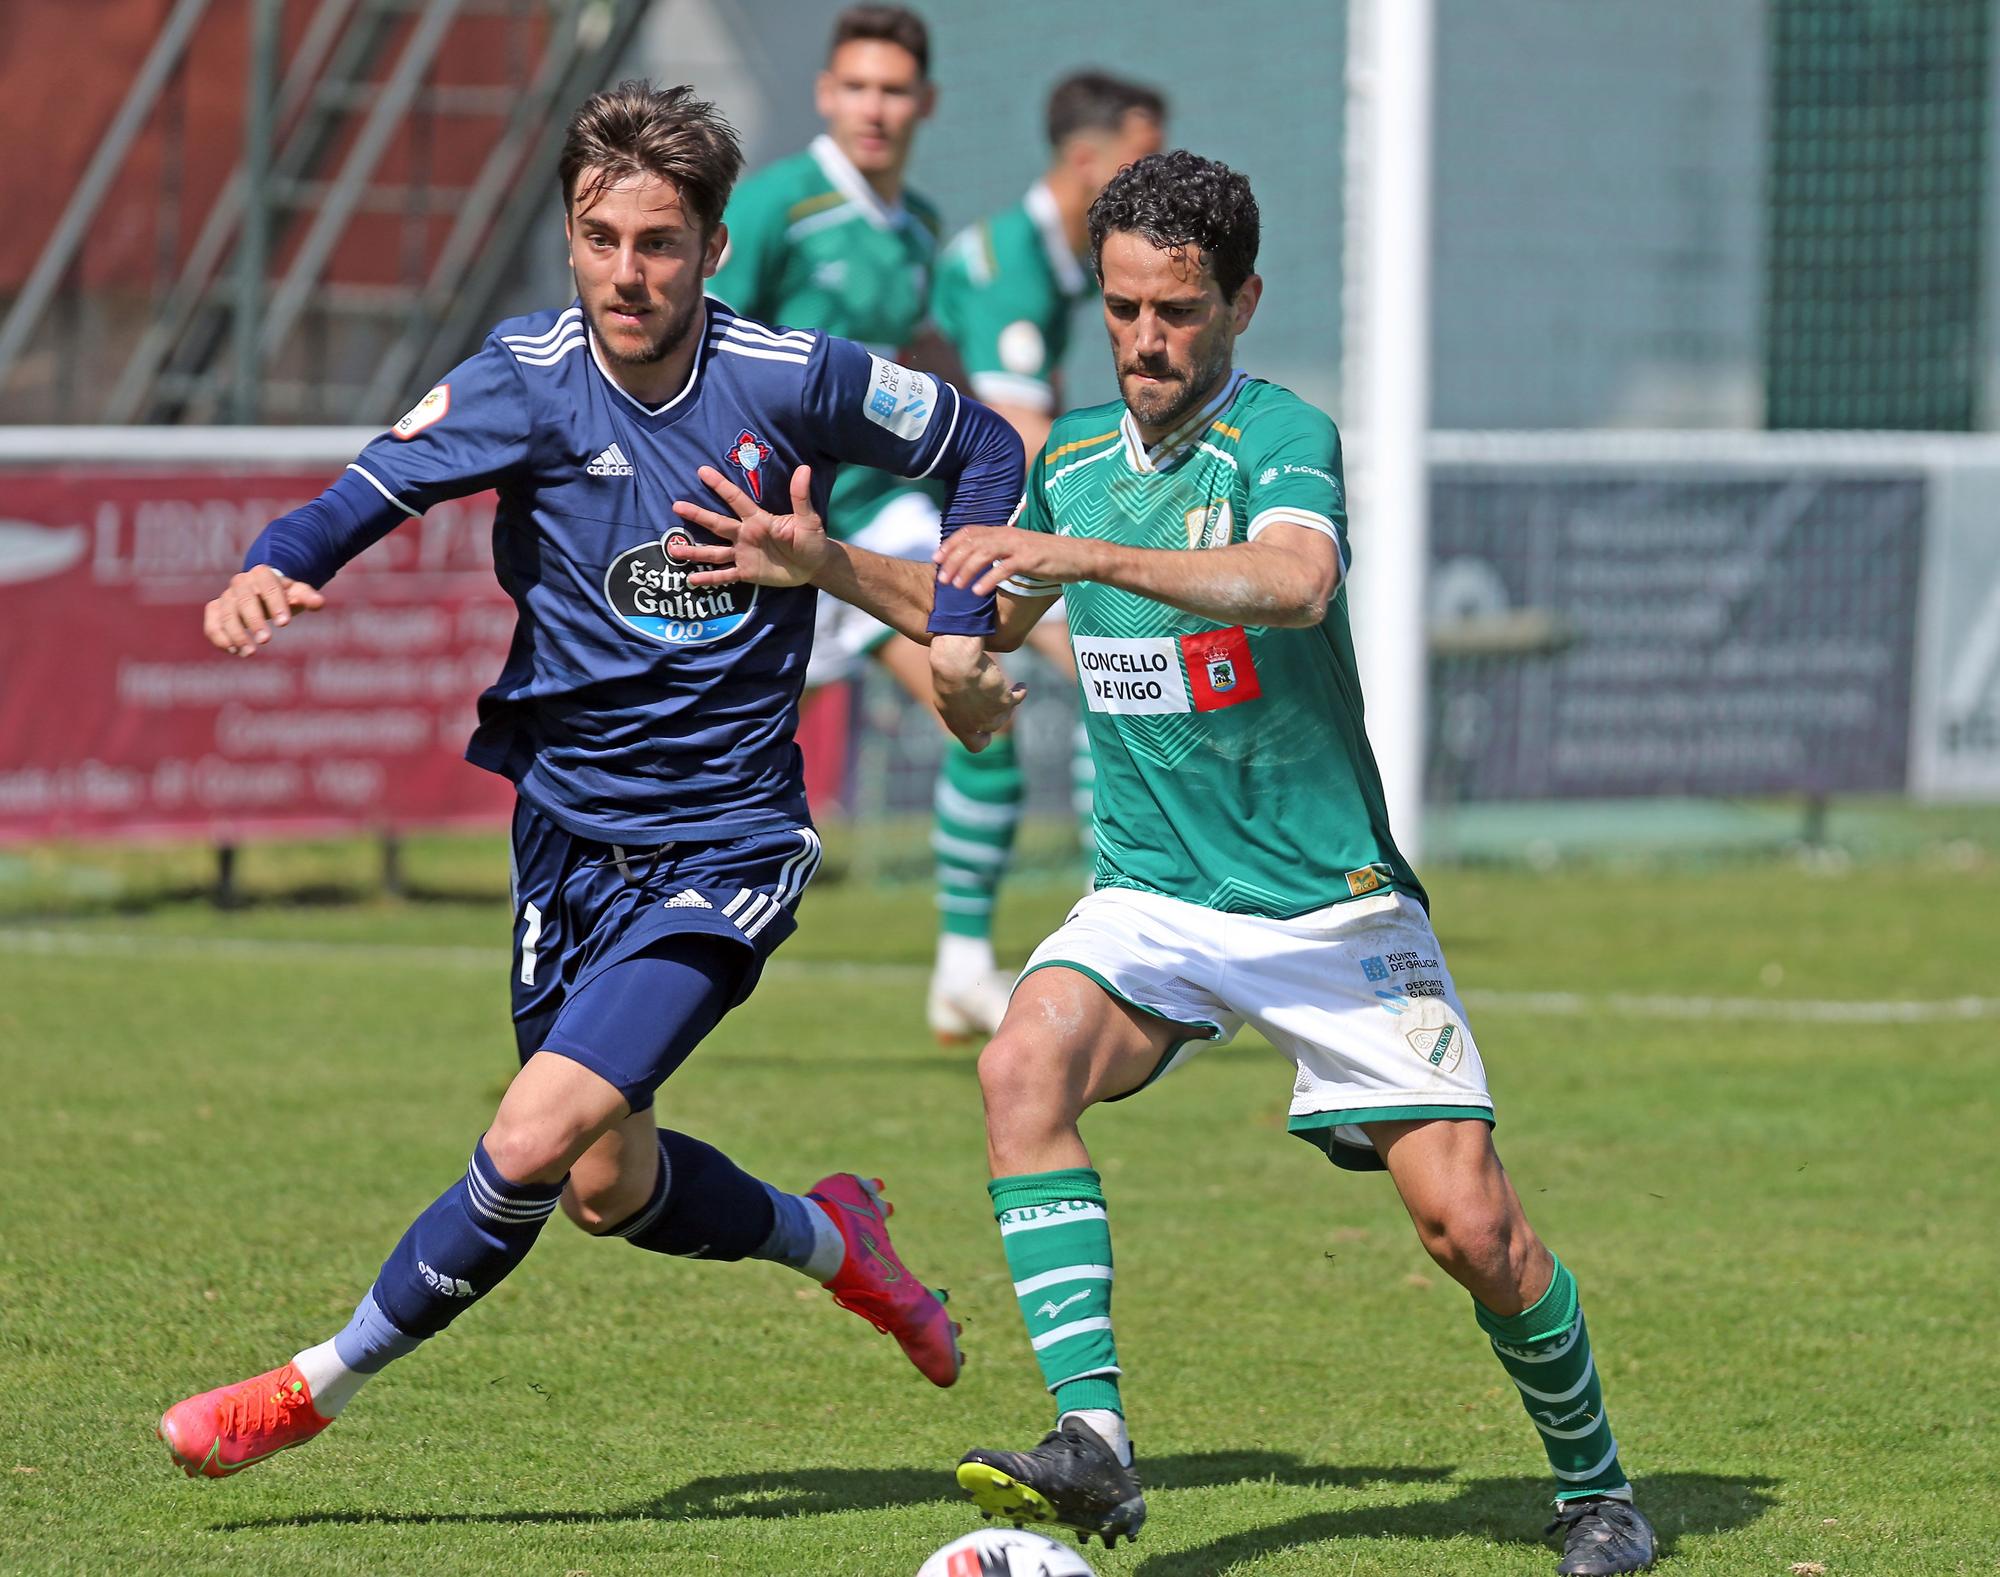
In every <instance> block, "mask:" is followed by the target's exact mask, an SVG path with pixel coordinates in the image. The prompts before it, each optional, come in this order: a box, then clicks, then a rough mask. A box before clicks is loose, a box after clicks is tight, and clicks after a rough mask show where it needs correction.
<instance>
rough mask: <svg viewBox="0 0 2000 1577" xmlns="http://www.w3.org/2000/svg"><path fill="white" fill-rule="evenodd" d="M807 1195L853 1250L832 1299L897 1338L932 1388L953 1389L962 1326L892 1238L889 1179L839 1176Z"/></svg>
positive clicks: (831, 1287) (831, 1286)
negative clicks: (884, 1194)
mask: <svg viewBox="0 0 2000 1577" xmlns="http://www.w3.org/2000/svg"><path fill="white" fill-rule="evenodd" d="M806 1197H807V1198H808V1199H810V1200H812V1201H813V1203H815V1204H816V1205H818V1206H819V1207H820V1209H822V1210H824V1211H825V1212H826V1213H827V1215H828V1216H829V1217H831V1218H832V1220H833V1224H834V1226H835V1227H836V1228H838V1229H839V1231H840V1237H841V1241H842V1242H843V1243H844V1244H845V1245H846V1247H847V1252H846V1255H845V1257H843V1258H842V1260H841V1262H840V1270H839V1272H838V1273H837V1274H836V1275H835V1276H834V1277H833V1279H832V1280H831V1281H829V1282H827V1283H826V1290H827V1291H828V1292H830V1293H832V1294H833V1301H834V1302H835V1303H837V1304H839V1305H840V1306H841V1307H842V1308H843V1309H846V1310H848V1311H849V1312H851V1313H854V1314H858V1315H860V1316H861V1317H862V1318H863V1319H864V1320H866V1321H867V1322H868V1323H869V1324H870V1325H872V1326H874V1327H875V1329H877V1330H878V1331H887V1332H888V1333H889V1334H890V1335H891V1336H893V1337H895V1338H896V1340H897V1342H898V1343H899V1344H900V1345H901V1347H902V1349H903V1352H904V1355H905V1356H906V1357H908V1359H909V1360H910V1362H911V1363H913V1364H915V1365H916V1366H917V1368H918V1369H919V1370H921V1371H922V1372H923V1376H924V1378H925V1379H926V1380H928V1381H930V1382H931V1384H932V1385H950V1384H951V1383H952V1382H953V1381H955V1380H956V1379H957V1378H958V1371H959V1366H960V1363H961V1361H962V1360H961V1359H960V1357H959V1352H958V1331H959V1327H958V1326H957V1325H956V1324H955V1323H954V1322H953V1321H952V1318H951V1316H950V1315H948V1314H946V1313H945V1311H944V1300H943V1298H942V1296H941V1295H940V1294H938V1293H935V1292H932V1291H931V1289H930V1288H928V1287H926V1286H925V1285H924V1284H923V1283H922V1282H920V1281H919V1280H917V1278H916V1277H915V1276H913V1275H911V1274H910V1271H909V1268H908V1267H907V1266H905V1265H904V1263H903V1261H902V1259H901V1258H900V1257H899V1256H898V1255H897V1253H896V1247H895V1245H894V1244H893V1243H891V1242H890V1241H889V1217H890V1215H891V1213H892V1212H893V1211H894V1209H895V1207H894V1206H893V1205H891V1204H890V1203H889V1202H888V1201H887V1200H886V1199H884V1198H883V1197H882V1179H881V1178H879V1177H878V1178H875V1179H874V1180H873V1181H872V1182H871V1181H865V1180H863V1179H862V1178H859V1177H856V1176H855V1175H854V1174H853V1173H852V1172H836V1173H835V1174H834V1175H833V1176H831V1177H822V1178H821V1179H820V1180H819V1181H818V1182H817V1183H815V1184H813V1186H812V1188H811V1189H810V1190H809V1191H808V1192H807V1194H806Z"/></svg>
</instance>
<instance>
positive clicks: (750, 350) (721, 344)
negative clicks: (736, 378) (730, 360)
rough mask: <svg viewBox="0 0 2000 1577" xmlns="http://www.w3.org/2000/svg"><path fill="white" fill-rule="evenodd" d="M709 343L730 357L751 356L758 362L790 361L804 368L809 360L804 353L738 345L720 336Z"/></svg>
mask: <svg viewBox="0 0 2000 1577" xmlns="http://www.w3.org/2000/svg"><path fill="white" fill-rule="evenodd" d="M708 343H709V345H710V347H711V348H712V349H715V350H719V351H722V352H725V353H726V354H728V355H731V356H751V357H754V358H756V359H757V360H758V361H789V362H791V363H792V364H793V365H794V366H798V367H803V366H804V365H805V364H806V362H807V361H808V359H809V358H808V357H807V355H806V353H805V352H804V351H797V352H793V351H789V350H763V349H759V348H758V347H756V346H754V345H738V344H736V343H735V342H734V341H732V340H726V339H724V338H723V337H722V336H721V335H719V334H718V335H716V336H715V337H714V338H712V339H711V340H710V341H709V342H708Z"/></svg>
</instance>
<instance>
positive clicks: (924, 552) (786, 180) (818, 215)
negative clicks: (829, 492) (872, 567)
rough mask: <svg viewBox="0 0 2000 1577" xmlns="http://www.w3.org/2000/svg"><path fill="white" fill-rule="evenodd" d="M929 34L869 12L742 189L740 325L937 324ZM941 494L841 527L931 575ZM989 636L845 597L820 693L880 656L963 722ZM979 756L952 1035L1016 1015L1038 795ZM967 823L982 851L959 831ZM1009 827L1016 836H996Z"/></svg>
mask: <svg viewBox="0 0 2000 1577" xmlns="http://www.w3.org/2000/svg"><path fill="white" fill-rule="evenodd" d="M929 70H930V37H929V33H928V31H927V30H926V28H925V26H924V23H923V20H922V19H921V18H920V17H918V16H916V15H915V14H914V13H913V12H910V11H908V10H905V9H903V8H901V7H899V6H886V5H857V6H851V7H849V8H848V9H847V10H845V11H842V12H841V13H840V15H839V16H838V17H837V18H836V19H835V22H834V27H833V38H832V43H831V45H830V47H829V50H828V55H827V62H826V69H825V70H823V71H822V72H821V73H820V74H819V79H818V82H817V84H816V85H815V89H814V103H815V107H816V108H817V109H818V111H819V113H820V117H821V119H823V120H824V121H825V122H826V131H825V133H824V134H823V135H821V136H819V137H816V138H814V139H813V142H812V144H811V146H810V147H808V148H807V149H806V150H805V151H804V152H802V153H798V154H794V155H793V156H792V157H790V158H787V159H781V160H779V161H778V162H777V163H776V164H773V165H771V166H770V167H768V168H767V169H765V170H762V171H760V172H759V173H758V174H756V175H754V176H752V177H750V178H749V179H748V180H746V181H744V182H743V183H742V184H741V185H740V186H738V187H737V189H736V193H735V195H734V197H732V198H731V200H730V204H729V212H728V214H727V215H726V219H727V222H728V225H729V237H730V240H729V249H728V251H727V252H725V253H724V254H723V259H722V266H721V268H720V269H718V270H717V272H716V274H715V278H714V280H713V281H712V282H711V284H710V286H709V291H710V293H711V294H712V295H714V296H716V297H718V298H719V299H721V300H722V301H725V302H727V303H728V304H729V305H730V306H731V307H734V308H735V309H736V310H737V311H739V312H743V313H747V314H748V315H750V316H751V317H755V318H762V319H764V320H765V321H767V322H771V323H776V324H781V325H783V326H785V327H787V328H809V329H822V330H824V331H825V332H827V333H829V334H837V335H840V336H841V337H843V338H846V339H853V340H859V341H860V342H861V343H862V344H864V345H866V346H868V347H869V349H870V350H872V351H873V352H875V354H877V355H878V356H880V357H881V358H882V359H883V361H884V362H885V363H893V362H896V361H898V360H901V359H905V358H904V357H902V356H901V354H900V352H901V351H902V348H903V347H905V346H907V345H909V344H910V342H911V341H912V340H913V339H915V338H916V336H917V332H918V330H919V328H920V326H921V325H922V324H923V322H924V319H925V310H926V303H927V301H928V299H929V294H930V284H931V270H932V267H933V265H934V263H935V261H936V252H937V242H938V234H939V222H938V216H937V212H936V210H935V209H934V208H932V207H931V205H930V204H929V203H927V202H926V201H925V200H924V199H923V198H922V197H921V196H919V195H918V194H917V193H916V192H914V191H912V190H910V188H909V187H908V185H907V184H906V183H905V180H904V170H905V168H906V166H907V165H908V163H909V159H910V154H911V151H912V148H913V147H914V144H915V139H916V134H917V128H918V127H919V126H920V125H921V124H922V123H923V122H924V121H925V120H926V119H928V118H929V116H930V114H931V111H932V109H933V107H934V106H935V103H936V90H935V88H934V86H933V84H932V83H931V81H930V76H929ZM938 523H939V516H938V494H937V491H936V490H935V489H934V488H932V487H929V486H927V485H926V484H923V483H921V482H918V483H912V482H910V481H908V480H906V479H904V478H902V477H896V476H891V475H889V474H888V473H887V472H883V471H870V470H866V469H863V468H861V467H858V466H850V467H847V468H844V469H843V470H842V471H841V473H840V475H839V476H838V477H837V478H836V479H835V481H834V486H833V496H832V499H831V501H830V503H829V504H828V507H827V526H828V529H829V530H831V531H832V532H834V534H835V535H837V536H839V537H841V538H843V539H844V540H847V541H852V542H858V543H860V544H862V545H863V546H865V547H867V548H869V549H871V550H872V551H874V552H878V553H884V554H889V555H891V556H894V557H898V558H907V559H914V560H921V561H924V562H928V561H929V559H930V556H931V554H932V552H933V551H935V549H936V547H937V543H938ZM980 655H981V648H980V645H979V643H978V641H976V640H951V639H946V640H942V641H938V642H936V643H933V644H932V645H931V649H930V651H929V653H928V654H926V652H925V651H924V649H923V648H922V647H921V646H919V645H916V644H914V643H912V642H909V641H905V640H902V639H899V638H898V637H897V636H896V634H895V632H894V631H893V630H891V629H890V628H889V627H888V626H887V625H885V624H883V623H881V622H880V621H878V620H876V619H873V618H870V617H869V616H868V615H867V614H865V613H863V612H861V611H860V610H858V609H855V608H853V607H850V606H848V605H847V604H845V603H842V602H839V601H837V600H836V599H834V598H831V597H827V598H822V599H821V601H820V619H819V627H818V629H817V630H816V632H815V634H814V639H813V650H812V658H811V661H810V663H809V665H808V667H807V670H806V683H807V685H808V687H813V688H816V687H818V686H820V685H825V684H831V683H835V682H837V681H839V680H843V679H848V678H851V677H852V676H853V675H854V673H855V672H856V671H857V670H858V668H859V666H860V663H861V661H862V659H863V658H864V657H873V658H874V659H875V660H876V661H877V662H879V663H881V664H882V666H883V667H884V668H886V669H887V670H888V671H889V672H890V673H891V674H893V675H894V676H895V678H896V679H897V681H898V682H899V683H901V684H902V686H903V687H904V688H905V689H906V690H908V691H909V692H910V694H911V695H912V696H914V697H915V698H916V699H917V701H918V702H919V703H920V704H922V705H924V706H926V707H928V706H930V705H932V704H933V703H935V704H937V705H938V706H939V707H940V709H941V711H942V712H943V714H944V716H945V720H946V722H947V723H950V722H951V720H952V716H953V706H954V693H955V691H956V690H957V689H958V688H959V687H960V686H961V685H962V683H963V681H964V678H965V668H966V665H968V664H973V663H976V662H977V661H978V659H979V657H980ZM985 743H986V746H987V748H985V750H984V753H983V754H974V753H973V752H972V751H970V750H968V749H967V748H965V746H964V745H962V744H957V745H947V746H946V749H945V759H944V765H943V770H942V772H941V774H940V778H941V781H940V785H939V788H938V791H937V793H938V798H939V802H940V805H942V806H949V807H952V808H953V810H954V815H953V819H952V823H951V824H950V825H939V826H938V827H936V828H935V829H934V831H933V834H932V845H933V848H934V850H935V851H936V853H937V854H938V857H939V860H940V862H941V863H940V872H941V875H942V874H946V873H949V879H948V880H947V882H946V884H945V886H944V887H943V888H942V890H941V891H940V893H939V907H940V915H941V920H942V926H941V934H940V936H939V942H938V968H937V969H936V971H935V972H934V973H933V976H932V980H931V988H930V993H929V1000H928V1004H927V1006H928V1014H929V1018H930V1022H931V1027H932V1029H933V1030H934V1031H935V1032H936V1033H937V1034H938V1036H939V1037H940V1038H941V1039H945V1040H953V1039H966V1038H970V1037H972V1036H975V1035H985V1034H990V1033H991V1032H992V1030H993V1029H994V1028H995V1027H996V1026H997V1025H998V1023H999V1019H1000V1014H1001V1013H1002V1012H1003V1011H1004V1010H1005V1007H1006V1001H1007V982H1006V980H1005V978H1004V977H1000V976H998V975H996V973H995V970H994V967H993V949H992V944H991V942H990V941H989V940H988V937H989V935H990V932H991V925H992V918H991V917H992V909H993V892H994V890H995V888H996V887H997V886H998V884H999V879H1000V872H1001V870H1002V868H1003V867H1004V866H1005V863H1006V860H1007V855H1008V850H1009V846H1010V845H1011V843H1012V828H1013V825H1014V823H1015V821H1017V820H1018V819H1019V814H1020V811H1019V804H1020V799H1021V796H1022V793H1023V789H1024V784H1023V780H1022V777H1021V771H1020V768H1019V766H1018V764H1017V762H1016V760H1015V756H1014V746H1013V741H1012V740H1011V739H1000V740H995V741H991V742H985ZM968 820H970V821H971V822H973V823H974V824H976V825H977V827H978V829H979V830H978V831H977V832H976V833H975V835H973V836H972V837H965V836H962V835H955V833H956V831H957V829H958V827H959V826H960V825H962V824H963V823H965V822H966V821H968ZM1003 824H1004V828H1005V831H1006V833H1007V836H1006V837H1005V838H1004V839H1000V838H998V836H997V834H998V832H999V831H1000V830H1001V828H1002V825H1003Z"/></svg>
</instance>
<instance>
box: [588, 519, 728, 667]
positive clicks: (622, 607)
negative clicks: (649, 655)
mask: <svg viewBox="0 0 2000 1577" xmlns="http://www.w3.org/2000/svg"><path fill="white" fill-rule="evenodd" d="M701 540H703V539H702V538H699V537H697V536H696V535H695V533H694V532H692V531H690V530H689V529H688V528H687V527H686V526H679V525H675V526H669V527H668V528H667V530H666V533H665V535H663V536H662V537H660V539H659V540H658V541H656V542H645V543H641V544H640V545H639V546H638V547H636V548H628V549H626V550H625V551H624V552H623V553H621V554H619V555H618V557H616V558H615V559H613V560H612V561H611V565H610V567H609V568H608V569H606V570H605V572H604V597H605V600H606V601H607V602H609V603H610V604H611V611H612V612H613V613H615V614H617V615H618V618H619V621H620V622H621V623H623V624H624V625H625V626H627V628H629V629H634V630H637V631H638V632H639V633H640V634H641V635H643V636H646V637H647V638H648V639H650V640H655V641H659V642H662V643H663V644H665V645H669V646H699V645H702V644H704V643H706V642H708V641H719V640H721V639H722V638H723V637H724V636H725V635H730V634H733V633H734V632H735V631H736V630H737V629H739V628H740V627H741V626H742V624H743V621H744V620H746V619H748V618H749V617H750V610H751V609H753V608H755V607H756V606H757V588H756V587H755V586H690V585H689V584H688V575H689V574H690V573H691V572H692V571H694V570H696V569H698V568H699V567H700V566H698V565H687V564H678V563H676V562H675V561H674V559H673V558H672V556H671V555H670V554H669V552H668V547H669V545H670V544H671V543H674V542H676V541H678V542H696V541H701Z"/></svg>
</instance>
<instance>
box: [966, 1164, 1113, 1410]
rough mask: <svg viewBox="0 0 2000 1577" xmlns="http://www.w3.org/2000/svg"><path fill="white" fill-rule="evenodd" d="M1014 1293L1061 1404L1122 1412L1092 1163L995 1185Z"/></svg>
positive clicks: (1100, 1198) (1106, 1224)
mask: <svg viewBox="0 0 2000 1577" xmlns="http://www.w3.org/2000/svg"><path fill="white" fill-rule="evenodd" d="M986 1191H987V1192H988V1193H989V1194H991V1195H992V1196H993V1215H994V1219H995V1220H997V1221H998V1222H999V1223H1000V1246H1001V1247H1002V1248H1003V1249H1004V1250H1005V1251H1006V1254H1007V1269H1008V1270H1009V1271H1010V1272H1011V1273H1012V1275H1013V1277H1014V1297H1015V1299H1016V1300H1017V1301H1018V1302H1019V1303H1020V1306H1021V1318H1022V1320H1023V1321H1024V1322H1026V1324H1027V1327H1028V1342H1029V1345H1030V1346H1032V1347H1033V1348H1034V1350H1035V1362H1036V1363H1038V1364H1040V1365H1041V1370H1042V1379H1043V1381H1044V1383H1045V1384H1047V1386H1048V1388H1049V1390H1050V1392H1051V1393H1052V1394H1053V1395H1054V1396H1055V1399H1056V1413H1057V1416H1058V1417H1060V1416H1061V1415H1062V1414H1064V1413H1074V1412H1082V1411H1087V1410H1089V1409H1092V1408H1103V1409H1106V1410H1108V1411H1110V1412H1114V1413H1118V1414H1120V1415H1121V1416H1122V1415H1123V1413H1124V1411H1125V1404H1124V1403H1123V1402H1122V1401H1121V1400H1120V1399H1119V1395H1118V1376H1119V1375H1120V1374H1121V1373H1123V1371H1122V1370H1121V1369H1120V1368H1119V1367H1118V1344H1117V1342H1116V1340H1115V1339H1114V1338H1113V1336H1112V1333H1111V1223H1110V1221H1109V1220H1108V1219H1106V1217H1105V1214H1104V1189H1103V1186H1102V1184H1101V1183H1100V1181H1099V1179H1098V1176H1097V1173H1096V1172H1094V1171H1092V1170H1091V1169H1090V1168H1089V1167H1087V1166H1085V1167H1075V1168H1072V1169H1069V1170H1066V1171H1060V1172H1028V1173H1024V1174H1023V1175H1021V1176H1019V1177H996V1178H995V1179H994V1180H993V1181H992V1182H990V1183H988V1184H987V1185H986Z"/></svg>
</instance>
